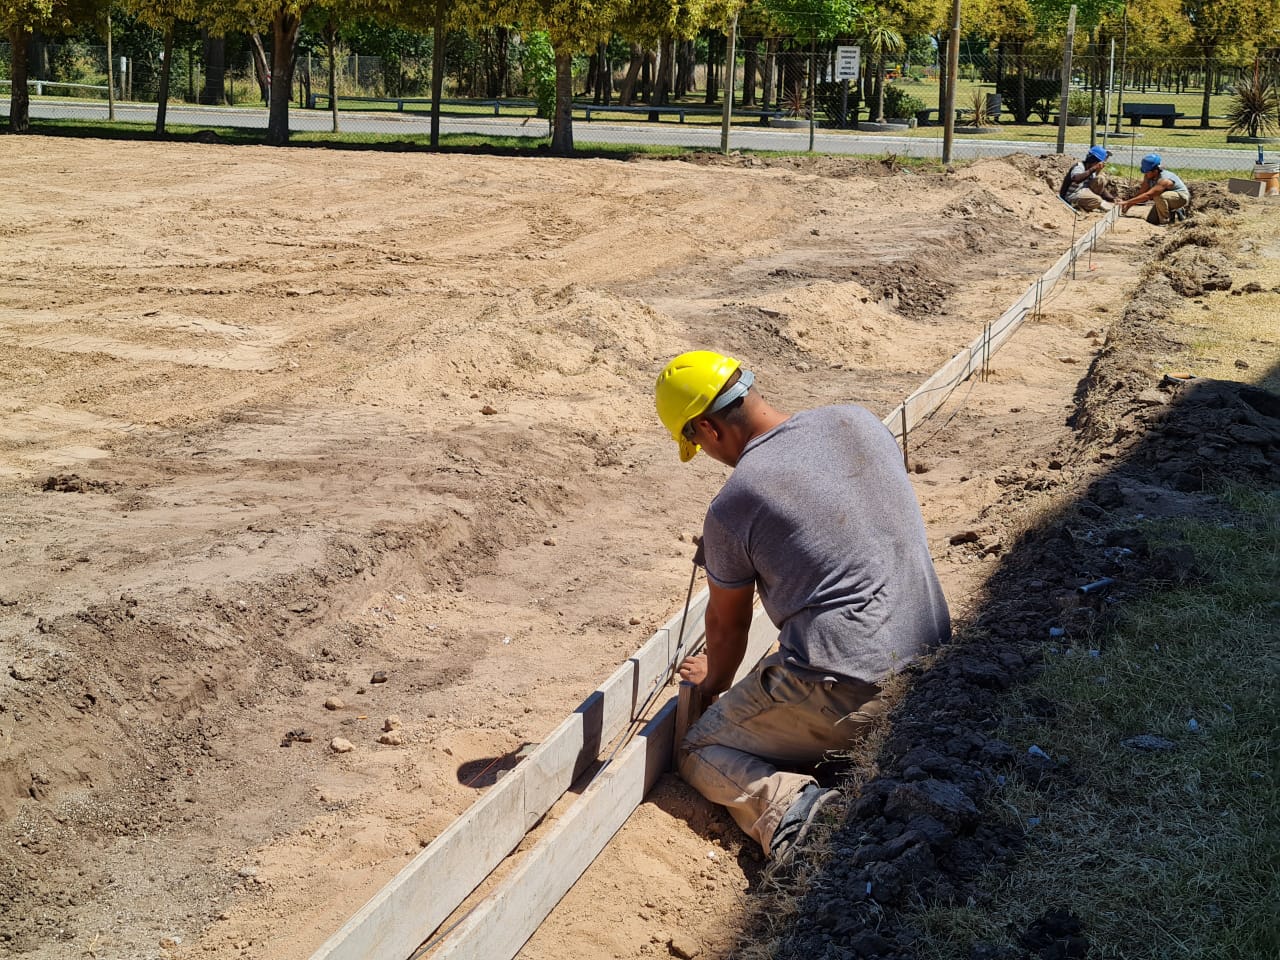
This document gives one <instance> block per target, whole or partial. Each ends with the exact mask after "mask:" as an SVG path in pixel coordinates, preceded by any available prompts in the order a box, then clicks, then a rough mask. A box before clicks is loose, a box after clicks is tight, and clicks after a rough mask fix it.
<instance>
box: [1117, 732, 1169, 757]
mask: <svg viewBox="0 0 1280 960" xmlns="http://www.w3.org/2000/svg"><path fill="white" fill-rule="evenodd" d="M1120 746H1122V747H1128V748H1129V749H1130V750H1143V751H1146V752H1151V753H1156V752H1161V751H1164V750H1173V749H1176V748H1177V746H1178V745H1177V744H1176V743H1174V742H1173V741H1172V740H1166V739H1165V738H1164V737H1157V736H1156V735H1155V734H1154V733H1142V734H1139V735H1138V736H1136V737H1128V738H1126V739H1124V740H1121V741H1120Z"/></svg>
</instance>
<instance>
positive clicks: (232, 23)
mask: <svg viewBox="0 0 1280 960" xmlns="http://www.w3.org/2000/svg"><path fill="white" fill-rule="evenodd" d="M442 2H443V0H442ZM199 6H200V16H201V19H202V20H204V21H205V23H206V24H207V25H208V26H209V29H210V32H213V33H221V34H224V35H225V34H226V33H227V32H228V31H237V30H245V31H250V32H261V31H269V32H270V35H271V65H270V73H269V75H268V87H269V90H268V96H267V103H268V109H267V143H269V144H271V145H273V146H281V145H283V144H285V143H288V142H289V101H290V99H291V98H292V95H293V70H294V67H295V66H296V63H297V56H298V36H299V32H300V29H301V27H302V19H303V17H304V16H306V14H307V13H308V12H309V11H311V10H313V9H316V10H323V9H331V8H332V9H334V10H335V11H338V12H339V13H343V12H348V11H355V10H359V11H362V12H365V13H370V14H382V15H384V16H385V15H388V14H390V13H391V11H392V10H393V9H394V6H395V0H202V2H200V4H199Z"/></svg>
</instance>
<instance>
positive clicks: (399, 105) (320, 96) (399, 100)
mask: <svg viewBox="0 0 1280 960" xmlns="http://www.w3.org/2000/svg"><path fill="white" fill-rule="evenodd" d="M321 100H323V101H324V105H325V108H326V109H327V108H328V106H329V95H328V94H327V93H313V94H311V97H310V100H309V101H308V103H307V106H308V107H309V108H311V109H312V110H316V109H318V108H319V101H321ZM338 100H339V101H342V102H344V103H348V102H354V103H394V104H395V105H396V111H397V112H398V113H405V112H406V110H405V106H406V104H407V105H408V106H409V107H410V108H415V107H426V108H427V109H428V110H429V109H430V108H431V98H430V97H348V96H340V97H338ZM440 106H441V107H492V108H493V115H494V116H495V117H500V116H502V108H503V107H506V108H507V110H508V112H510V111H511V110H513V109H514V110H520V111H528V110H529V109H530V108H532V107H533V106H534V103H533V101H532V100H443V99H442V100H441V101H440Z"/></svg>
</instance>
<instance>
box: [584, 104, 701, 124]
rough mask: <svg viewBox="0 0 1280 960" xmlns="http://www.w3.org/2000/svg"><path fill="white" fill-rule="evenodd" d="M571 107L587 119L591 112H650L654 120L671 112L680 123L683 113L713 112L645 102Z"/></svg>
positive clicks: (589, 117)
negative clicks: (627, 104) (625, 104)
mask: <svg viewBox="0 0 1280 960" xmlns="http://www.w3.org/2000/svg"><path fill="white" fill-rule="evenodd" d="M573 107H574V109H575V110H581V111H582V113H583V116H584V119H587V120H590V119H591V114H592V113H651V114H655V115H656V116H655V117H654V119H656V120H661V119H662V114H664V113H673V114H675V115H676V119H677V120H679V122H680V123H684V118H685V114H688V113H707V112H712V113H714V112H715V111H707V110H699V109H698V108H696V107H682V106H673V105H668V106H662V107H659V106H650V105H649V104H647V103H639V104H632V105H630V106H625V107H624V106H622V105H621V104H616V103H575V104H574V105H573Z"/></svg>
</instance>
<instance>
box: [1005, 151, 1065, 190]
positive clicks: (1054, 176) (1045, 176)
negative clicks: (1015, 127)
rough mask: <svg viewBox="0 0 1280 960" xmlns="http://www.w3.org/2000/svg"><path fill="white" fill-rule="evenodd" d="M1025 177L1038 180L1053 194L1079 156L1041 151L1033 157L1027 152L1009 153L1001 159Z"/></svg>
mask: <svg viewBox="0 0 1280 960" xmlns="http://www.w3.org/2000/svg"><path fill="white" fill-rule="evenodd" d="M1003 162H1004V163H1007V164H1008V165H1009V166H1011V167H1013V168H1014V169H1015V170H1017V171H1018V172H1019V173H1021V174H1022V175H1023V176H1025V177H1031V178H1034V179H1036V180H1039V181H1040V182H1041V183H1042V184H1044V185H1045V186H1046V187H1048V188H1049V189H1050V190H1052V191H1053V192H1054V193H1055V194H1056V193H1057V192H1058V188H1059V187H1061V186H1062V178H1063V176H1064V175H1065V174H1066V172H1067V171H1068V170H1070V169H1071V168H1072V167H1073V166H1075V164H1076V163H1078V162H1079V157H1073V156H1071V155H1070V154H1066V153H1042V154H1040V156H1038V157H1033V156H1032V155H1031V154H1029V153H1011V154H1009V155H1008V156H1007V157H1005V158H1004V159H1003Z"/></svg>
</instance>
